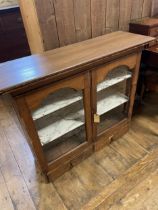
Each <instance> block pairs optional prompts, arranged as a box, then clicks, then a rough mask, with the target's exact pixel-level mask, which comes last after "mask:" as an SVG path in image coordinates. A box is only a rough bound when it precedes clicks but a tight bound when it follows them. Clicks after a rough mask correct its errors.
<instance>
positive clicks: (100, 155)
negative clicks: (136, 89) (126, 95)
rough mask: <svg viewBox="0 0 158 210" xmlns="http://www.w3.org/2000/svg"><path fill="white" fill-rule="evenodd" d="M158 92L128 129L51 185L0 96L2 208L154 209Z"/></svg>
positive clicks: (157, 189)
mask: <svg viewBox="0 0 158 210" xmlns="http://www.w3.org/2000/svg"><path fill="white" fill-rule="evenodd" d="M157 103H158V95H156V94H154V95H152V96H148V97H147V100H146V101H145V106H144V107H143V110H142V113H141V114H139V115H135V116H134V117H133V119H132V123H131V129H130V131H129V132H128V133H127V134H126V135H125V136H124V137H123V138H121V139H120V140H118V141H117V142H113V143H112V144H111V145H110V146H107V147H106V148H104V149H103V150H100V151H99V152H97V153H95V154H93V155H92V156H91V157H90V158H88V159H87V160H85V161H83V162H82V163H80V164H79V165H77V166H76V167H74V168H73V169H72V170H70V171H69V172H67V173H65V174H64V175H63V176H61V177H60V178H59V179H57V180H56V181H55V182H54V183H47V182H46V180H45V178H44V176H43V174H42V173H41V170H40V168H39V165H38V163H37V162H36V160H35V158H34V156H33V154H32V152H31V150H30V147H29V145H28V143H27V140H29V139H28V138H26V137H24V134H23V133H22V132H21V128H20V125H19V123H18V120H17V116H16V114H15V112H14V110H13V109H12V107H11V106H10V104H8V103H7V101H5V100H4V99H3V98H2V97H0V109H1V112H0V189H1V190H0V207H1V209H4V210H13V209H23V210H28V208H29V209H30V210H34V209H41V210H48V209H57V210H67V209H76V210H78V209H86V210H89V209H104V210H105V209H110V210H116V209H117V210H122V209H124V210H133V208H134V209H136V210H140V209H152V210H157V205H158V203H157V201H158V171H157V167H158V130H157V122H158V117H157V116H158V110H157Z"/></svg>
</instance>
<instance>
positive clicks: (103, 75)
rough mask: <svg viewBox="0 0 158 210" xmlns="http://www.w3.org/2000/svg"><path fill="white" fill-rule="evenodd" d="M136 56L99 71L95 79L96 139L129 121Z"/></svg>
mask: <svg viewBox="0 0 158 210" xmlns="http://www.w3.org/2000/svg"><path fill="white" fill-rule="evenodd" d="M136 59H137V56H136V55H131V56H129V57H126V58H123V59H120V60H117V61H114V62H113V63H110V64H107V65H105V66H102V67H100V68H97V69H96V70H95V71H94V72H93V75H92V86H93V88H92V91H93V92H92V97H93V118H94V123H93V130H94V138H95V139H96V138H97V137H99V136H101V135H102V134H104V133H106V131H107V130H109V129H110V128H112V127H113V126H115V125H116V124H118V123H119V122H121V121H123V120H125V119H128V118H129V110H130V109H129V107H130V105H131V102H130V101H131V100H130V99H131V90H132V79H133V78H134V77H133V76H134V75H135V74H134V73H135V66H136Z"/></svg>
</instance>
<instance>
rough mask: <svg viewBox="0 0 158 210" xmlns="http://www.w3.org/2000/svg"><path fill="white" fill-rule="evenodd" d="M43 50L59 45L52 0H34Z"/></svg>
mask: <svg viewBox="0 0 158 210" xmlns="http://www.w3.org/2000/svg"><path fill="white" fill-rule="evenodd" d="M35 3H36V7H37V15H38V17H39V24H40V26H41V33H42V36H43V42H44V47H45V50H50V49H53V48H57V47H59V39H58V33H57V27H56V17H55V11H54V2H53V0H45V1H43V0H35Z"/></svg>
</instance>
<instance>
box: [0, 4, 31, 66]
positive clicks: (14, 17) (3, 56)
mask: <svg viewBox="0 0 158 210" xmlns="http://www.w3.org/2000/svg"><path fill="white" fill-rule="evenodd" d="M27 55H30V49H29V45H28V41H27V38H26V34H25V30H24V26H23V21H22V18H21V14H20V10H19V7H13V8H7V9H0V62H5V61H8V60H12V59H16V58H20V57H24V56H27Z"/></svg>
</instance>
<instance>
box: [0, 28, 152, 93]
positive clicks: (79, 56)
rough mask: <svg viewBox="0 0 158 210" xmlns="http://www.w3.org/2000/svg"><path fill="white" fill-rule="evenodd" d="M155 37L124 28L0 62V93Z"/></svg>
mask: <svg viewBox="0 0 158 210" xmlns="http://www.w3.org/2000/svg"><path fill="white" fill-rule="evenodd" d="M154 40H155V39H154V38H152V37H147V36H143V35H137V34H132V33H128V32H122V31H118V32H114V33H111V34H107V35H104V36H100V37H97V38H94V39H89V40H86V41H83V42H80V43H76V44H73V45H69V46H66V47H62V48H58V49H55V50H51V51H47V52H45V53H43V54H40V55H32V56H28V57H24V58H20V59H17V60H13V61H8V62H6V63H2V64H0V94H2V93H6V92H13V91H15V90H16V89H17V88H21V87H24V86H27V85H30V84H31V85H33V84H34V83H35V82H37V81H38V82H42V81H44V80H45V79H47V78H53V77H54V76H57V75H64V74H66V73H68V72H69V71H73V73H74V72H75V73H77V72H78V71H77V69H78V68H79V67H80V68H81V67H82V68H83V67H85V66H86V65H88V64H95V62H96V61H97V60H99V59H104V58H107V57H109V56H112V55H115V54H118V53H120V52H124V51H126V50H129V49H131V50H132V49H133V48H137V47H140V46H144V45H146V44H148V43H149V42H151V41H154Z"/></svg>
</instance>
